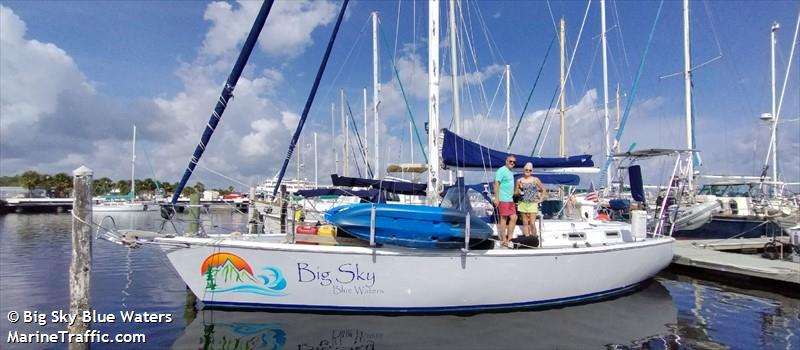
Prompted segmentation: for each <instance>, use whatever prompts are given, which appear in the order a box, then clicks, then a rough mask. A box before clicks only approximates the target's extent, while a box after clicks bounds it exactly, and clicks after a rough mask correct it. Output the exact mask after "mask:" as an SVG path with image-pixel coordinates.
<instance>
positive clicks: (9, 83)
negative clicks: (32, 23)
mask: <svg viewBox="0 0 800 350" xmlns="http://www.w3.org/2000/svg"><path fill="white" fill-rule="evenodd" d="M26 31H27V28H26V26H25V23H24V22H23V21H22V19H20V18H19V16H17V15H16V14H15V13H14V12H13V11H12V10H11V9H10V8H8V7H5V6H2V5H0V52H2V53H3V54H1V55H0V71H2V72H3V74H2V75H0V90H1V91H2V94H0V96H1V97H0V115H2V118H0V128H1V129H2V130H3V131H4V133H8V134H7V135H11V134H13V133H10V131H11V130H12V128H14V127H25V126H30V125H33V124H36V123H37V122H38V121H39V119H40V118H41V117H42V115H43V114H46V113H53V112H54V111H55V110H56V105H57V103H58V98H59V95H60V94H61V93H62V92H63V91H65V90H83V91H85V92H89V93H93V89H92V86H91V83H90V82H89V81H87V80H86V77H84V75H83V74H82V73H81V72H80V70H79V69H78V67H77V65H76V64H75V62H74V61H73V60H72V58H71V57H70V56H69V55H68V54H67V53H66V52H65V51H64V50H62V49H61V48H59V47H58V46H56V45H54V44H51V43H43V42H40V41H37V40H32V39H27V38H26V37H25V35H26Z"/></svg>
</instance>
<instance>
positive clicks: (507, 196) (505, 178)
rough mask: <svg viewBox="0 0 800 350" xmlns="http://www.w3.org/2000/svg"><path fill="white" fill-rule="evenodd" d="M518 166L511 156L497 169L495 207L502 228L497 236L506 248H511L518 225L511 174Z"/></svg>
mask: <svg viewBox="0 0 800 350" xmlns="http://www.w3.org/2000/svg"><path fill="white" fill-rule="evenodd" d="M516 164H517V158H516V157H514V155H511V154H509V155H508V156H507V157H506V164H505V166H503V167H500V169H497V174H496V175H495V177H494V205H495V207H497V211H498V213H499V214H500V220H499V221H500V225H499V226H500V228H499V230H498V232H497V235H498V236H499V237H500V240H501V241H502V244H503V246H504V247H511V238H513V237H514V226H516V224H517V208H516V206H515V205H514V173H512V172H511V169H514V166H515V165H516ZM506 221H508V223H506Z"/></svg>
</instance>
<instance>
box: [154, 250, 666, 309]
mask: <svg viewBox="0 0 800 350" xmlns="http://www.w3.org/2000/svg"><path fill="white" fill-rule="evenodd" d="M156 241H157V242H159V243H165V244H170V243H172V244H179V245H180V244H183V245H184V246H188V248H179V249H176V250H174V251H172V252H170V253H169V254H168V257H169V260H170V262H171V263H172V265H173V266H174V267H175V270H176V271H177V272H178V274H179V275H180V276H181V278H182V279H183V280H184V282H185V283H186V284H187V285H188V286H189V288H190V289H191V290H192V292H193V293H194V294H195V295H196V296H197V297H198V299H200V300H201V301H203V302H204V303H205V304H207V305H212V306H213V305H218V306H226V307H253V308H269V309H292V310H336V311H370V312H448V311H466V310H471V311H481V310H494V309H508V308H526V307H539V306H549V305H557V304H565V303H575V302H582V301H588V300H592V299H597V298H603V297H607V296H609V295H613V294H617V293H621V292H624V291H626V290H629V289H630V288H633V287H635V286H636V285H637V284H639V283H640V282H642V281H645V280H647V279H649V278H650V277H652V276H654V275H655V274H656V273H658V272H659V271H660V270H662V269H663V268H665V267H666V266H667V265H668V264H669V263H670V261H671V260H672V256H673V252H672V246H673V244H672V243H673V239H672V238H656V239H647V240H642V241H637V242H629V243H622V244H613V245H605V246H603V245H599V246H591V247H585V246H582V247H577V248H573V247H568V248H548V249H529V250H521V249H520V250H511V249H496V250H483V251H470V252H467V253H464V252H461V251H459V250H447V251H443V250H441V251H439V250H437V251H432V250H414V249H397V248H375V249H373V248H365V247H348V246H316V245H296V244H284V243H270V242H258V241H244V240H216V239H202V238H159V239H156ZM215 253H227V254H232V255H233V256H235V257H236V258H233V259H232V260H237V261H239V262H238V264H237V266H238V267H239V268H241V269H239V270H238V272H237V271H234V272H231V271H233V270H230V267H228V268H229V270H228V271H227V272H226V273H223V274H220V273H215V274H211V273H208V270H204V267H205V265H204V263H208V262H213V264H212V265H215V266H218V267H220V268H222V267H224V266H221V265H223V263H224V262H225V261H223V260H227V258H225V257H229V256H231V255H216V256H214V257H212V255H214V254H215ZM239 259H241V260H239ZM230 262H236V261H230ZM242 262H244V264H242ZM226 265H227V263H226ZM244 266H246V268H244ZM246 270H247V271H249V273H248V272H247V271H246ZM204 271H205V272H206V273H204ZM211 271H212V272H221V271H222V270H219V271H215V270H211ZM237 273H238V274H237ZM212 280H213V282H211V281H212ZM210 285H211V286H212V287H210V288H209V286H210Z"/></svg>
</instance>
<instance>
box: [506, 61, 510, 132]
mask: <svg viewBox="0 0 800 350" xmlns="http://www.w3.org/2000/svg"><path fill="white" fill-rule="evenodd" d="M509 145H511V65H510V64H507V65H506V148H507V147H508V146H509Z"/></svg>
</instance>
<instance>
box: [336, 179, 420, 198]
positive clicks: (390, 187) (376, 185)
mask: <svg viewBox="0 0 800 350" xmlns="http://www.w3.org/2000/svg"><path fill="white" fill-rule="evenodd" d="M331 182H332V183H333V185H334V186H346V187H371V188H373V189H376V190H383V191H386V192H390V193H397V194H407V195H412V196H424V195H425V189H427V188H428V185H427V184H417V183H411V182H400V181H388V180H377V179H364V178H358V177H347V176H339V175H337V174H331Z"/></svg>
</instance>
